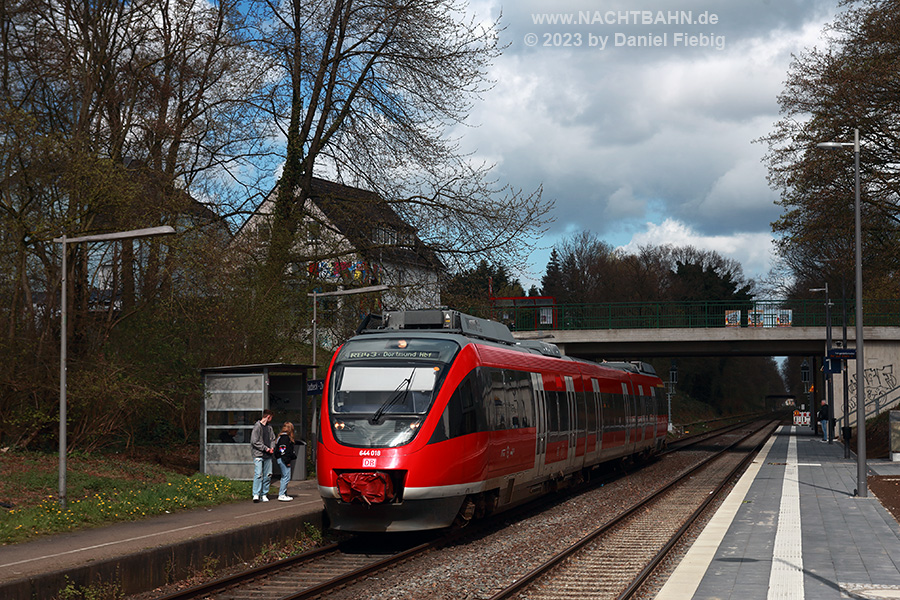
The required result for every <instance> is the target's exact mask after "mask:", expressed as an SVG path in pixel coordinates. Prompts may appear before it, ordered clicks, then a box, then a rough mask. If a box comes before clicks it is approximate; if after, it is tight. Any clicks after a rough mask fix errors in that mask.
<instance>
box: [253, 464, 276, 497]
mask: <svg viewBox="0 0 900 600" xmlns="http://www.w3.org/2000/svg"><path fill="white" fill-rule="evenodd" d="M271 483H272V459H271V458H268V457H266V458H254V459H253V495H254V496H264V495H266V494H268V493H269V485H271Z"/></svg>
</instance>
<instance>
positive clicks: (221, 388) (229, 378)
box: [200, 363, 321, 481]
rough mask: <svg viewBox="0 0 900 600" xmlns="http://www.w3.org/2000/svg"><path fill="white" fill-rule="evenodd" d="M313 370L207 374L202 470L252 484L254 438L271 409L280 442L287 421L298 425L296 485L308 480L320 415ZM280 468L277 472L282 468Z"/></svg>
mask: <svg viewBox="0 0 900 600" xmlns="http://www.w3.org/2000/svg"><path fill="white" fill-rule="evenodd" d="M311 368H314V366H313V365H295V364H285V363H268V364H258V365H237V366H231V367H210V368H206V369H202V370H201V373H202V375H203V387H204V401H203V417H202V420H201V427H200V431H201V435H200V444H201V446H200V450H201V452H200V470H201V471H202V472H203V473H206V474H208V475H222V476H225V477H228V478H230V479H237V480H248V481H249V480H252V479H253V457H252V456H251V455H250V433H251V432H252V431H253V425H254V424H255V423H256V422H257V421H258V420H259V419H260V417H261V416H262V411H263V410H264V409H266V408H268V409H271V410H272V412H273V413H274V417H273V419H272V429H273V430H274V431H275V435H276V436H277V435H278V432H279V430H280V429H281V426H282V424H284V422H285V421H290V422H291V423H293V424H294V438H295V441H296V454H297V460H296V462H295V463H294V465H293V468H292V471H293V472H292V474H291V479H294V480H302V479H306V448H307V440H308V439H309V425H310V418H311V416H312V415H313V414H314V412H315V411H311V409H310V400H309V396H308V394H307V381H308V378H307V373H308V369H311ZM310 383H312V382H310ZM311 389H312V390H313V394H321V386H318V385H311ZM318 397H319V396H318V395H314V396H312V398H316V399H317V398H318ZM313 402H315V400H313ZM274 468H275V470H276V471H277V469H278V467H277V464H276V465H275V466H274Z"/></svg>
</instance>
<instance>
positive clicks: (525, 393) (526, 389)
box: [510, 371, 534, 427]
mask: <svg viewBox="0 0 900 600" xmlns="http://www.w3.org/2000/svg"><path fill="white" fill-rule="evenodd" d="M510 373H511V375H512V377H513V379H512V380H511V382H510V385H511V389H512V390H513V391H514V394H513V398H514V399H515V405H516V409H515V410H516V414H518V415H519V427H529V425H530V424H531V423H533V422H534V391H533V390H532V389H531V376H530V375H529V374H528V373H525V372H524V371H510Z"/></svg>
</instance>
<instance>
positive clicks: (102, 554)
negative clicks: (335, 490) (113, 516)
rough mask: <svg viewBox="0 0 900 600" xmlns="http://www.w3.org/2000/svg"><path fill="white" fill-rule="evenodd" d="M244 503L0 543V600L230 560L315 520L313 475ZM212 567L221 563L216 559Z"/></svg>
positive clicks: (155, 582)
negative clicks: (284, 494) (283, 492)
mask: <svg viewBox="0 0 900 600" xmlns="http://www.w3.org/2000/svg"><path fill="white" fill-rule="evenodd" d="M272 489H273V490H274V491H275V492H276V493H274V494H273V493H270V494H269V498H270V501H269V502H259V503H253V501H252V500H251V499H249V498H248V499H247V500H246V501H241V502H234V503H231V504H223V505H220V506H214V507H209V508H199V509H194V510H190V511H185V512H178V513H172V514H167V515H160V516H156V517H153V518H150V519H145V520H142V521H131V522H127V523H117V524H115V525H107V526H102V527H96V528H93V529H86V530H83V531H77V532H73V533H67V534H60V535H53V536H47V537H43V538H39V539H36V540H34V541H30V542H24V543H21V544H13V545H9V546H0V598H2V599H3V600H19V599H21V600H32V599H33V598H55V597H57V593H58V591H59V590H60V589H61V588H62V587H63V586H64V585H66V582H69V583H72V584H75V585H78V586H85V585H88V584H97V583H98V582H100V583H111V582H118V583H119V584H120V585H121V587H122V591H123V592H124V593H126V594H132V593H137V592H141V591H145V590H148V589H154V588H156V587H158V586H160V585H164V584H166V583H169V582H171V581H173V580H177V579H180V578H183V577H187V576H190V575H192V574H193V573H196V572H198V571H201V570H202V569H203V568H204V567H205V566H207V565H205V564H204V560H205V559H206V557H207V556H216V557H230V558H232V559H233V560H234V561H239V560H241V559H248V558H251V557H253V556H256V555H257V554H258V552H259V550H260V548H262V547H264V546H265V545H267V544H269V543H274V542H277V541H280V540H283V539H286V538H293V537H295V535H296V534H297V531H298V530H299V529H301V528H303V527H305V525H304V524H306V523H309V524H310V525H312V526H313V527H315V528H316V529H321V524H322V508H323V505H322V499H321V497H320V496H319V492H318V488H317V486H316V481H315V480H306V481H292V482H290V483H289V484H288V495H290V496H292V497H293V498H294V500H293V501H292V502H278V501H276V500H275V498H276V497H277V495H278V494H277V489H278V487H277V484H276V485H275V487H273V488H272ZM216 566H225V565H222V564H221V562H219V563H217V565H216Z"/></svg>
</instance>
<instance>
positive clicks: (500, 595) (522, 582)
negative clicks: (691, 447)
mask: <svg viewBox="0 0 900 600" xmlns="http://www.w3.org/2000/svg"><path fill="white" fill-rule="evenodd" d="M771 426H772V422H769V423H766V424H765V425H763V426H762V427H760V428H759V429H756V430H754V431H752V432H751V433H749V434H747V435H746V436H744V437H742V438H741V439H739V440H736V441H735V442H733V443H732V444H729V445H728V446H727V447H725V448H723V449H722V450H720V451H718V452H716V453H715V454H713V455H711V456H709V457H707V458H706V459H704V460H702V461H701V462H699V463H698V464H697V465H695V466H693V467H691V468H690V469H688V470H687V471H685V472H684V473H682V474H681V475H680V476H679V477H678V478H676V479H674V480H672V481H670V482H669V483H667V484H666V485H664V486H663V487H661V488H660V489H658V490H656V491H655V492H652V493H650V494H648V495H647V496H645V497H644V498H642V499H641V500H639V501H638V502H637V503H635V504H634V505H633V506H632V507H631V508H628V509H627V510H625V511H624V512H622V513H621V514H619V515H618V516H616V517H615V518H613V519H612V520H610V521H608V522H606V523H604V524H603V525H601V526H600V527H598V528H597V529H595V530H594V531H593V532H591V533H589V534H587V535H586V536H584V537H583V538H582V539H580V540H579V541H578V542H576V543H575V544H573V545H571V546H569V547H568V548H566V549H565V550H563V551H562V552H560V553H559V554H557V555H556V556H554V557H552V558H551V559H549V560H547V561H546V562H544V563H543V564H541V565H539V566H537V567H535V568H534V569H532V570H531V571H529V572H528V573H526V574H525V575H523V576H522V577H521V578H519V579H518V580H517V581H516V582H515V583H513V584H512V585H510V586H508V587H507V588H505V589H503V590H500V591H499V592H497V593H496V594H494V595H493V596H491V597H490V599H489V600H506V599H508V598H512V597H513V596H515V595H516V594H518V593H519V592H521V591H522V590H524V589H525V588H527V587H529V586H531V585H532V584H534V583H535V582H536V581H537V580H538V579H540V578H541V577H542V576H543V575H545V574H546V573H548V572H549V571H550V570H552V569H553V568H554V567H556V566H558V565H559V564H561V563H562V562H563V561H565V560H566V559H568V558H570V557H571V556H573V555H575V554H576V553H578V552H579V551H580V550H582V549H583V548H584V547H585V546H587V545H588V544H590V543H591V542H593V541H595V540H596V539H597V538H599V537H600V536H602V535H604V534H605V533H607V532H609V531H610V530H612V529H613V528H614V527H616V526H618V525H619V524H621V523H622V522H623V521H625V520H626V519H628V518H629V517H630V516H632V515H634V514H635V513H637V512H638V511H639V510H641V509H642V508H644V507H645V506H646V505H648V504H650V503H651V502H653V501H654V500H656V499H657V498H658V497H659V496H660V495H662V494H663V493H664V492H666V491H668V490H670V489H672V488H673V487H675V486H677V485H679V484H681V483H683V482H684V481H685V480H686V479H687V478H688V477H690V476H691V475H692V474H694V473H695V472H697V471H698V470H700V469H702V468H703V467H705V466H707V465H708V464H709V463H711V462H712V461H714V460H716V459H717V458H719V457H720V456H722V455H723V454H725V453H726V452H728V451H729V450H731V449H732V448H733V447H734V446H736V445H738V444H740V443H742V442H743V441H745V440H747V439H748V438H750V437H751V436H753V435H755V434H757V433H758V432H760V431H762V430H763V429H764V428H765V427H771ZM755 453H756V449H754V450H753V451H751V452H749V453H748V456H752V455H754V454H755ZM730 479H731V475H729V476H728V477H726V481H727V480H730ZM711 496H714V494H711Z"/></svg>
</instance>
